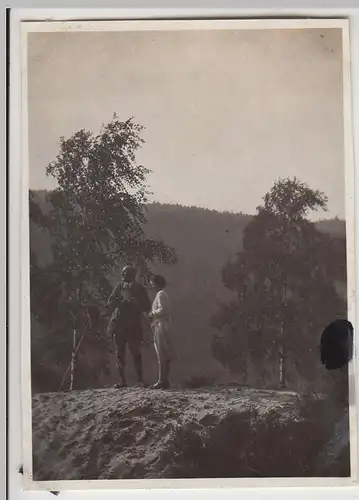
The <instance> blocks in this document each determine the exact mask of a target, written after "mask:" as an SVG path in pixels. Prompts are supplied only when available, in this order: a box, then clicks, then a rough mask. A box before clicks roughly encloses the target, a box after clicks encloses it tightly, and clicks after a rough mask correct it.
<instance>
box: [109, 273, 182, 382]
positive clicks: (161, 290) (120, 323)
mask: <svg viewBox="0 0 359 500" xmlns="http://www.w3.org/2000/svg"><path fill="white" fill-rule="evenodd" d="M151 287H152V288H153V289H154V290H155V291H156V296H155V299H154V301H153V303H152V305H151V301H150V299H149V297H148V294H147V291H146V289H145V288H144V287H143V286H142V285H140V284H139V283H138V282H137V281H136V269H135V268H133V267H131V266H126V267H125V268H124V269H123V270H122V279H121V281H120V282H119V283H118V285H116V286H115V288H114V290H113V292H112V294H111V295H110V298H109V299H108V303H107V305H108V307H109V308H110V310H111V313H112V314H111V318H110V321H109V324H108V327H107V334H108V336H110V337H112V338H113V340H114V342H115V346H116V351H117V362H118V370H119V376H120V381H119V384H116V387H124V386H126V373H125V368H126V347H127V346H128V348H129V351H130V353H131V356H132V358H133V362H134V365H135V370H136V375H137V379H138V382H139V384H140V385H142V386H143V385H144V380H143V370H142V352H141V348H142V344H143V320H144V319H145V318H148V320H149V321H150V323H151V330H152V333H153V344H154V347H155V351H156V354H157V359H158V372H159V373H158V381H157V383H156V384H155V385H154V386H153V388H156V389H167V388H168V387H169V374H170V364H171V360H172V357H173V351H172V345H171V339H170V310H169V299H168V295H167V293H166V291H165V288H166V280H165V279H164V278H163V276H160V275H154V276H152V278H151Z"/></svg>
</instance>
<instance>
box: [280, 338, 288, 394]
mask: <svg viewBox="0 0 359 500" xmlns="http://www.w3.org/2000/svg"><path fill="white" fill-rule="evenodd" d="M281 337H282V338H281V345H280V347H279V386H280V388H281V389H284V388H285V387H286V384H287V380H286V379H287V376H286V370H285V355H284V349H283V330H282V331H281Z"/></svg>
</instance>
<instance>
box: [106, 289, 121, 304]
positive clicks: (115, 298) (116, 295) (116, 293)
mask: <svg viewBox="0 0 359 500" xmlns="http://www.w3.org/2000/svg"><path fill="white" fill-rule="evenodd" d="M120 290H121V286H120V283H118V284H117V285H116V286H115V287H114V289H113V290H112V293H111V295H110V296H109V298H108V301H107V303H106V307H108V308H110V307H111V308H114V307H116V306H117V305H118V302H119V301H120Z"/></svg>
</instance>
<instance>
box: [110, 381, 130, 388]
mask: <svg viewBox="0 0 359 500" xmlns="http://www.w3.org/2000/svg"><path fill="white" fill-rule="evenodd" d="M113 387H114V388H115V389H122V388H123V387H127V384H126V382H120V383H118V384H115V385H114V386H113Z"/></svg>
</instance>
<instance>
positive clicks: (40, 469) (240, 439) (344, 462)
mask: <svg viewBox="0 0 359 500" xmlns="http://www.w3.org/2000/svg"><path fill="white" fill-rule="evenodd" d="M341 419H343V413H341V410H339V411H338V408H335V407H334V405H333V403H332V402H328V401H324V400H320V399H318V398H313V397H303V396H299V395H296V394H295V393H291V392H274V391H264V390H255V389H246V388H240V387H237V388H233V387H229V388H226V387H212V388H208V389H197V390H186V391H180V390H169V391H154V390H148V389H147V390H146V389H141V388H127V389H121V390H118V389H103V390H87V391H73V392H71V393H57V394H55V393H48V394H37V395H35V396H34V397H33V437H34V439H33V453H34V479H35V480H79V479H121V478H140V479H141V478H165V477H167V478H169V477H174V478H176V477H187V478H188V477H216V476H217V477H265V476H277V477H278V476H299V477H300V476H325V475H332V476H340V475H348V460H349V459H348V447H345V446H344V450H339V452H338V450H337V452H336V456H335V457H333V458H332V459H331V460H330V461H329V462H330V463H326V464H323V462H322V460H319V459H318V457H320V456H322V455H323V449H325V447H326V445H327V444H328V443H330V441H331V439H333V430H334V424H335V422H337V421H338V420H341ZM344 420H345V417H344ZM344 427H345V426H344ZM334 440H335V436H334ZM344 441H345V440H344ZM324 456H326V457H327V456H328V453H324ZM318 460H319V461H318ZM327 462H328V460H327Z"/></svg>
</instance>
